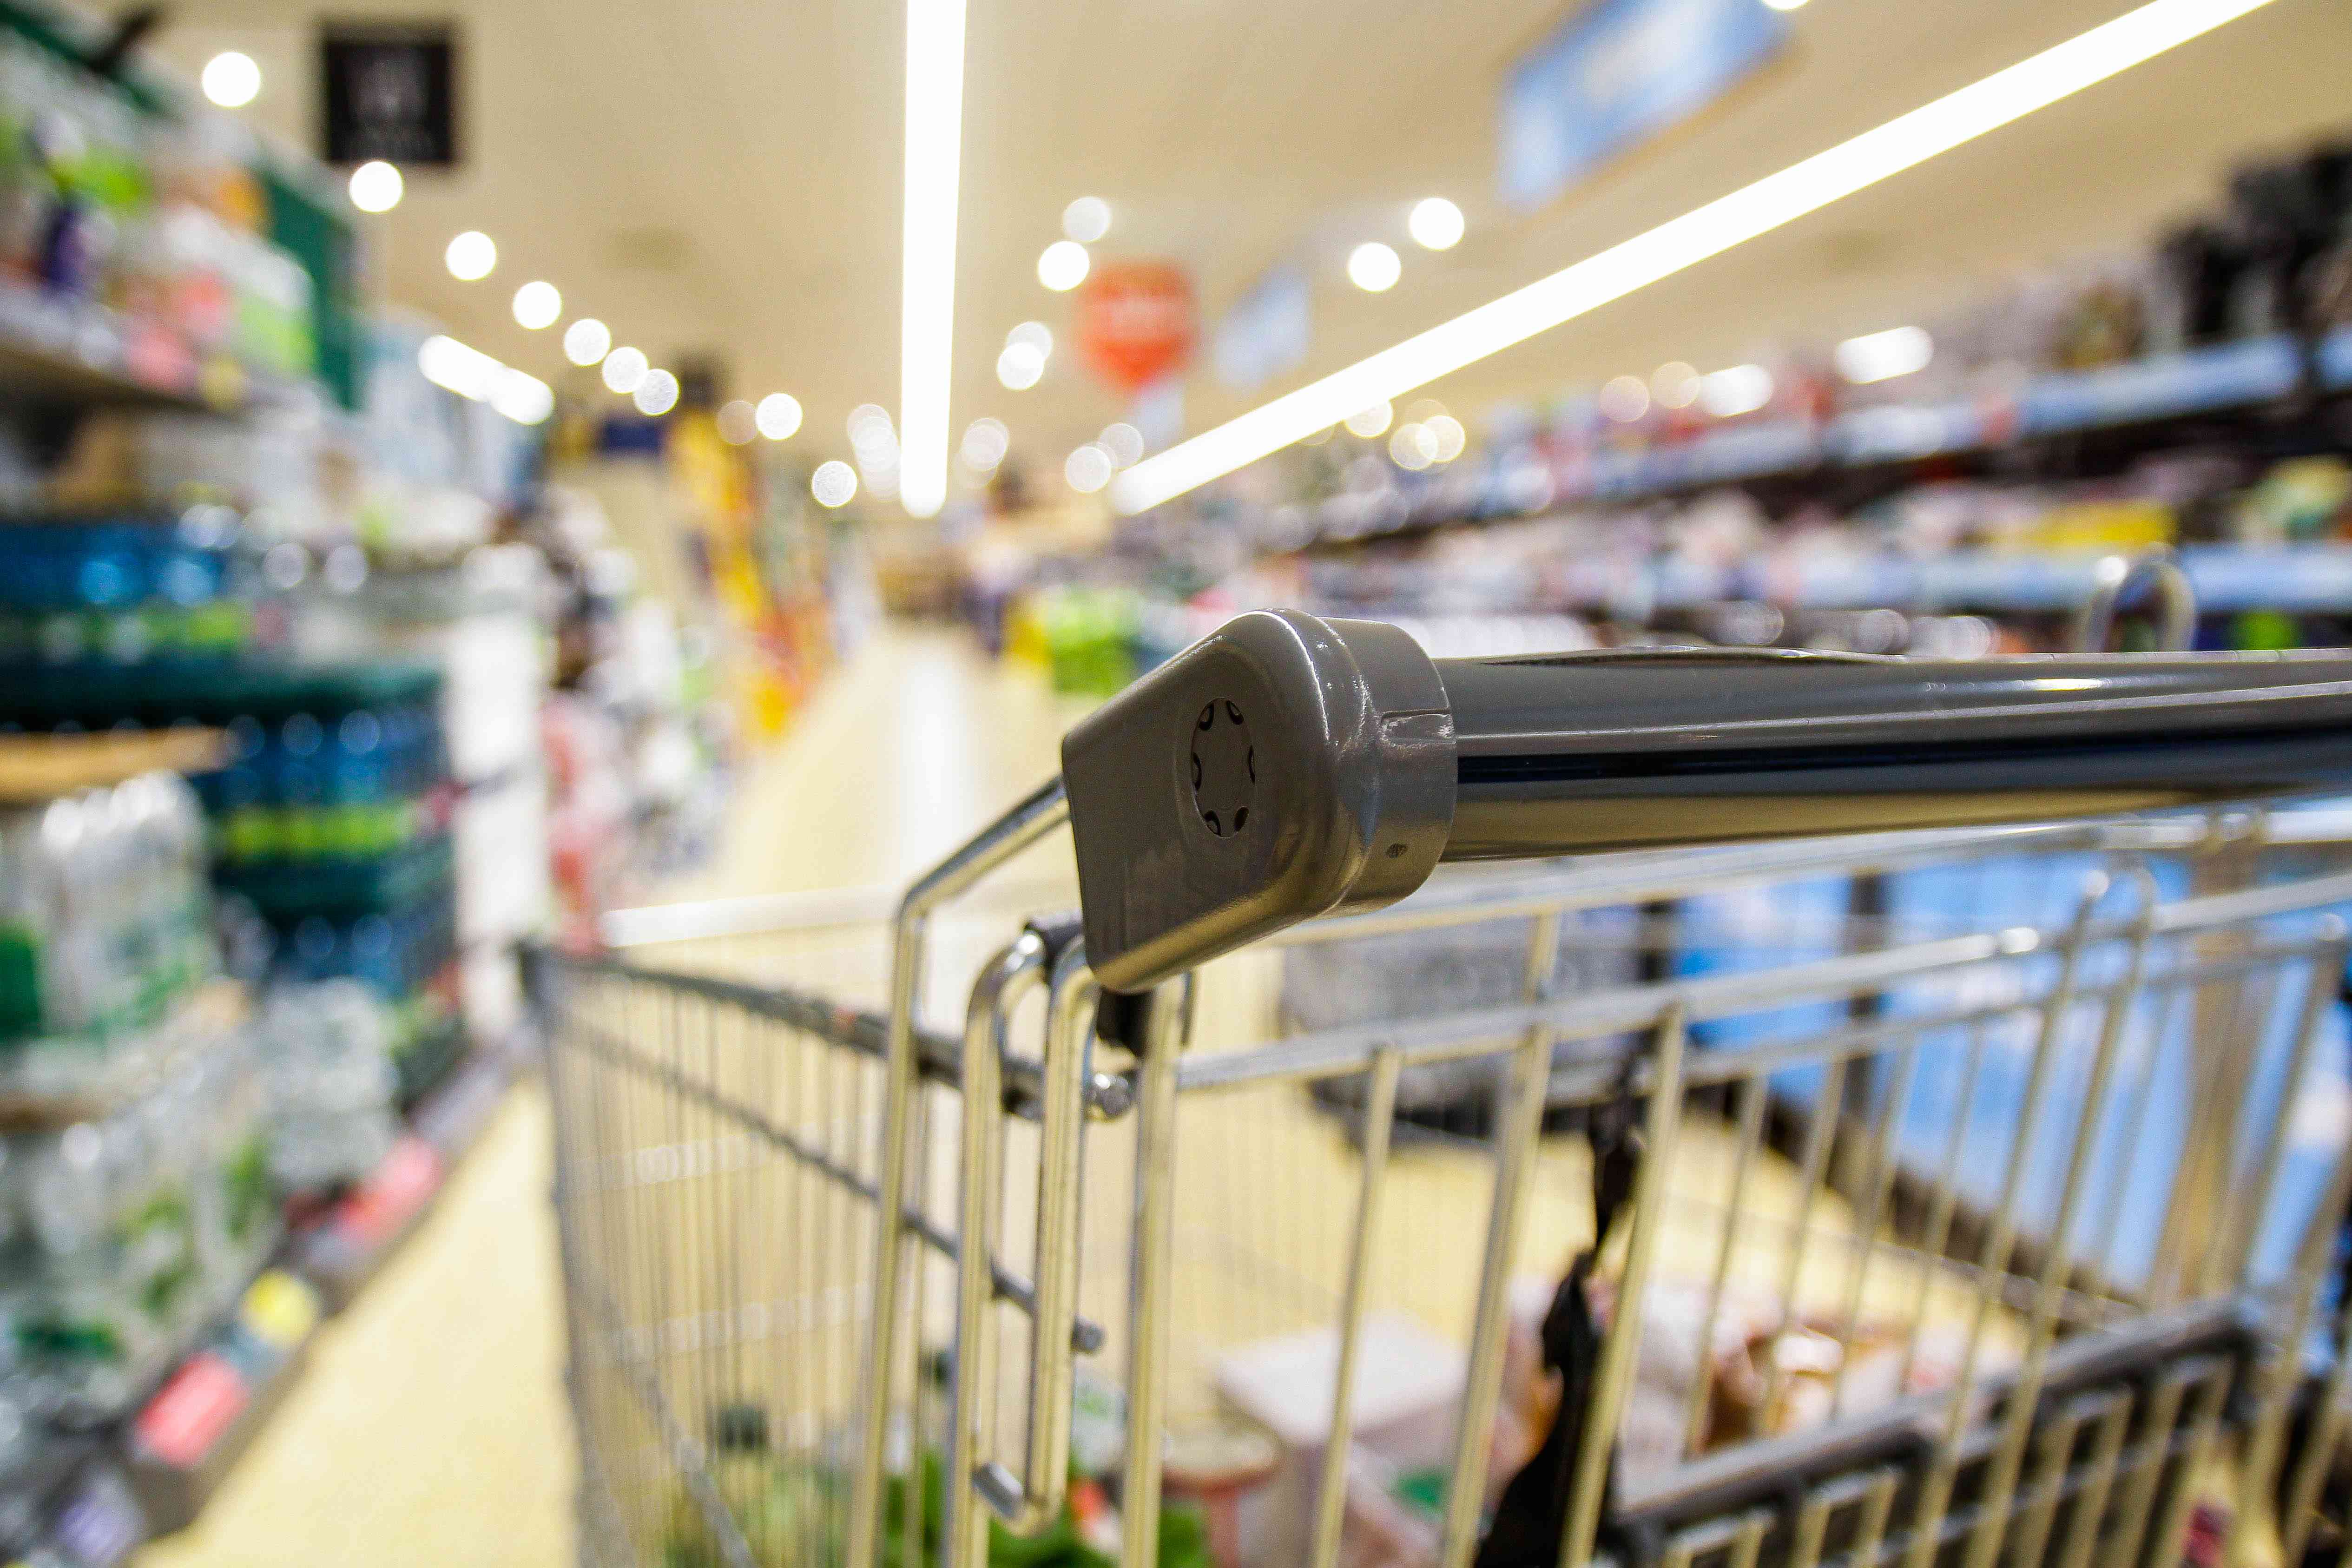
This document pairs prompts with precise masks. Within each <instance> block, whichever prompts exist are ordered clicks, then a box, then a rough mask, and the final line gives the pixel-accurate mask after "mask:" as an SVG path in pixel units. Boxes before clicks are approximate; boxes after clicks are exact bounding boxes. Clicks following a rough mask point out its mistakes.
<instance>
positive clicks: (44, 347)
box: [0, 282, 241, 411]
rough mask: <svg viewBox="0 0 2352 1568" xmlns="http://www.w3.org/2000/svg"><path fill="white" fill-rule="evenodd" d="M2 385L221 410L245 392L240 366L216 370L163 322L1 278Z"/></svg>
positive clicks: (81, 398) (90, 399)
mask: <svg viewBox="0 0 2352 1568" xmlns="http://www.w3.org/2000/svg"><path fill="white" fill-rule="evenodd" d="M0 387H5V389H7V390H9V391H12V392H20V393H29V394H32V395H37V396H39V397H45V398H48V399H51V400H54V401H58V402H68V403H77V404H93V405H111V404H129V405H141V404H144V405H164V406H172V407H181V408H192V409H213V410H215V411H217V410H220V409H224V408H226V407H230V406H234V405H235V404H236V401H237V395H238V393H239V392H240V391H241V387H240V385H239V384H238V381H237V378H236V374H235V367H233V366H231V367H228V371H227V374H226V375H225V374H222V372H221V370H219V369H217V368H213V369H208V368H207V367H206V366H205V364H204V363H202V362H200V361H199V360H198V359H197V357H196V355H195V353H194V352H193V351H192V350H191V349H190V348H189V346H188V345H187V344H186V343H185V342H183V341H182V340H181V339H180V338H179V336H178V335H177V334H176V333H173V332H172V331H169V330H167V329H165V328H163V327H161V326H157V325H154V324H152V323H148V322H142V321H136V320H134V319H133V318H131V317H129V316H125V315H123V314H121V312H119V311H116V310H109V309H108V308H106V307H105V306H103V305H98V304H93V303H91V302H90V301H89V300H76V299H72V298H69V297H68V296H65V295H61V294H55V293H51V292H50V291H48V290H47V289H38V288H35V287H31V286H29V285H26V284H24V283H17V282H12V283H0ZM208 392H209V393H211V394H212V395H207V393H208Z"/></svg>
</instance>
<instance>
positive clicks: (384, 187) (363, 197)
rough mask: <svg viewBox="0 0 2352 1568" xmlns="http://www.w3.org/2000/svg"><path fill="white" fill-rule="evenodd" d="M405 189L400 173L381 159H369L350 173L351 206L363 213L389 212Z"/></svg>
mask: <svg viewBox="0 0 2352 1568" xmlns="http://www.w3.org/2000/svg"><path fill="white" fill-rule="evenodd" d="M407 188H408V186H407V182H406V181H404V180H403V179H402V178H401V177H400V171H399V170H398V169H395V168H394V167H393V166H392V165H391V164H389V163H385V162H384V161H383V159H381V158H371V159H369V160H368V161H367V162H366V163H362V164H361V165H360V166H359V167H358V168H356V169H353V170H352V184H351V191H352V205H353V206H355V207H357V208H359V209H360V211H362V212H363V213H388V212H390V211H391V210H392V209H393V208H394V207H396V206H398V205H400V198H401V196H402V195H403V194H404V192H405V191H406V190H407Z"/></svg>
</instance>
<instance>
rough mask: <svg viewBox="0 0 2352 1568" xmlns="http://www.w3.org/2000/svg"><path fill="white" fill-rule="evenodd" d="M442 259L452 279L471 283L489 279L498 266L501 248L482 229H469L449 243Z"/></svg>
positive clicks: (442, 254)
mask: <svg viewBox="0 0 2352 1568" xmlns="http://www.w3.org/2000/svg"><path fill="white" fill-rule="evenodd" d="M441 259H442V261H443V262H445V263H446V265H447V266H448V268H449V276H450V277H452V278H455V279H457V280H458V281H459V282H461V283H471V282H473V281H475V280H476V279H482V278H488V276H489V275H490V271H491V269H492V268H495V267H497V266H498V264H499V247H497V246H496V245H495V244H493V243H492V242H491V240H490V237H489V236H488V235H487V234H484V233H483V232H482V231H481V230H480V229H478V228H469V229H467V231H466V232H465V233H463V234H461V235H459V236H457V238H455V239H453V240H451V241H450V242H449V248H448V249H446V250H445V251H443V252H442V253H441Z"/></svg>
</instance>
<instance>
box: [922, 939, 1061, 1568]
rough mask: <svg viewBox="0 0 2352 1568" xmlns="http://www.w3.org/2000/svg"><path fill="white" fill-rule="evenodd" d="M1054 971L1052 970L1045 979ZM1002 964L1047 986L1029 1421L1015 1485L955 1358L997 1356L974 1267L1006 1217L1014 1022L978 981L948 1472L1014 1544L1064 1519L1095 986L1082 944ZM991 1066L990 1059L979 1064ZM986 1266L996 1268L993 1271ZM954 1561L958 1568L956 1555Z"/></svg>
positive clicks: (971, 1381)
mask: <svg viewBox="0 0 2352 1568" xmlns="http://www.w3.org/2000/svg"><path fill="white" fill-rule="evenodd" d="M1049 961H1050V963H1051V968H1050V970H1048V969H1047V968H1046V964H1047V963H1048V962H1049ZM1003 963H1011V964H1014V965H1017V966H1018V968H1019V971H1020V973H1022V974H1023V976H1024V979H1025V980H1026V981H1027V982H1028V983H1034V979H1035V978H1037V977H1041V976H1042V977H1043V978H1044V979H1045V981H1046V983H1047V985H1048V990H1047V1003H1046V1012H1045V1068H1044V1071H1045V1082H1046V1085H1047V1087H1048V1093H1047V1095H1046V1100H1045V1111H1044V1116H1043V1121H1044V1127H1043V1128H1042V1130H1041V1131H1040V1134H1039V1142H1040V1145H1041V1147H1040V1149H1039V1157H1038V1163H1037V1185H1036V1212H1037V1287H1036V1295H1035V1299H1034V1306H1032V1308H1031V1309H1030V1316H1031V1318H1032V1319H1033V1320H1034V1325H1035V1331H1034V1334H1033V1335H1032V1337H1031V1338H1032V1342H1033V1344H1034V1346H1035V1350H1034V1354H1033V1356H1032V1362H1031V1367H1030V1374H1029V1400H1028V1410H1027V1415H1026V1418H1025V1420H1024V1427H1025V1429H1026V1431H1027V1433H1028V1447H1027V1451H1026V1455H1025V1458H1024V1468H1023V1471H1022V1474H1021V1475H1020V1476H1019V1477H1015V1476H1014V1475H1013V1472H1012V1471H1011V1470H1009V1469H1007V1468H1005V1467H1004V1466H1003V1465H1002V1464H999V1463H997V1462H995V1461H994V1460H992V1459H991V1458H989V1457H988V1456H989V1454H990V1453H991V1452H992V1440H991V1437H990V1434H988V1433H987V1432H986V1431H984V1430H982V1429H980V1428H978V1427H976V1426H974V1425H973V1423H974V1422H975V1421H976V1420H977V1418H978V1415H979V1413H980V1411H981V1408H982V1405H981V1402H982V1399H983V1398H986V1399H987V1400H988V1401H989V1405H990V1407H991V1408H992V1407H993V1395H994V1391H995V1388H996V1383H995V1379H994V1376H993V1374H992V1372H991V1371H990V1370H989V1368H988V1366H987V1364H986V1363H985V1361H982V1363H978V1364H977V1366H976V1368H975V1369H974V1370H972V1371H971V1372H970V1373H967V1371H966V1369H965V1366H964V1364H963V1360H962V1347H963V1346H965V1345H968V1344H977V1345H981V1346H982V1347H983V1350H984V1352H985V1353H992V1352H993V1346H994V1338H993V1336H992V1335H990V1334H989V1333H987V1332H986V1331H985V1330H986V1322H987V1312H988V1308H989V1305H990V1302H991V1300H992V1292H991V1291H990V1290H989V1289H988V1288H987V1286H986V1285H985V1284H984V1283H983V1282H982V1281H983V1280H984V1278H985V1277H984V1276H983V1275H982V1273H981V1271H980V1270H978V1269H977V1268H973V1267H972V1265H973V1261H974V1260H975V1259H977V1258H991V1259H992V1258H993V1254H994V1244H995V1237H996V1233H997V1231H998V1229H999V1228H1000V1219H1001V1213H1002V1208H1003V1199H1002V1196H1001V1188H1002V1185H1003V1170H1004V1122H1003V1119H1002V1118H1000V1117H998V1116H996V1115H994V1114H992V1108H993V1106H994V1105H995V1103H996V1100H997V1098H998V1089H997V1086H996V1076H995V1075H996V1073H997V1071H998V1065H997V1064H998V1062H999V1061H1000V1060H1001V1058H1002V1057H1003V1048H1004V1043H1005V1039H1006V1037H1007V1036H1008V1034H1009V1032H1010V1025H1011V1018H1010V1011H1011V1005H1012V1004H1013V1001H1014V1000H1015V995H1014V994H1013V990H1012V988H1011V987H1009V986H1006V985H1002V984H997V985H992V984H990V982H989V980H988V978H987V976H988V975H990V974H993V973H999V972H1000V971H999V970H998V968H997V967H996V966H992V968H991V969H990V970H989V971H984V972H983V979H982V984H981V985H980V986H976V987H975V988H974V990H973V993H972V1014H971V1026H969V1027H968V1028H967V1031H966V1034H965V1037H964V1059H965V1061H966V1062H967V1063H968V1064H970V1071H969V1076H968V1077H967V1079H966V1080H965V1086H964V1094H965V1115H964V1167H963V1182H964V1202H963V1215H962V1235H963V1237H964V1238H965V1239H964V1244H963V1251H962V1254H961V1258H960V1259H959V1261H958V1264H957V1275H956V1278H957V1287H958V1291H959V1301H960V1307H959V1312H958V1317H957V1326H956V1344H957V1347H958V1350H957V1360H956V1366H955V1407H956V1412H957V1415H956V1423H957V1426H956V1429H957V1430H958V1431H959V1432H966V1431H970V1432H971V1433H972V1434H973V1436H972V1441H971V1449H970V1452H971V1455H972V1459H971V1462H969V1463H966V1464H962V1465H961V1466H951V1467H950V1473H951V1474H955V1475H959V1476H964V1477H968V1478H969V1479H970V1480H971V1486H970V1487H968V1488H964V1489H960V1493H959V1497H958V1499H957V1505H956V1506H963V1507H967V1508H968V1507H969V1506H970V1505H969V1503H968V1502H966V1501H965V1500H964V1497H963V1496H962V1494H963V1493H969V1494H970V1495H971V1496H972V1497H976V1498H978V1499H979V1500H982V1501H985V1502H986V1503H987V1504H988V1506H989V1507H990V1508H991V1509H992V1510H994V1511H995V1512H996V1514H997V1515H998V1517H999V1518H1001V1519H1003V1521H1004V1526H1005V1528H1006V1529H1007V1530H1009V1531H1012V1532H1013V1534H1015V1535H1032V1534H1034V1533H1036V1532H1037V1531H1040V1530H1043V1529H1045V1527H1046V1526H1047V1525H1049V1524H1051V1523H1052V1522H1053V1521H1054V1520H1055V1518H1056V1517H1058V1516H1059V1515H1060V1513H1061V1511H1062V1500H1063V1497H1064V1495H1065V1493H1066V1491H1067V1489H1068V1484H1069V1473H1070V1419H1071V1417H1070V1399H1071V1394H1072V1392H1073V1390H1074V1388H1075V1385H1076V1376H1077V1363H1076V1345H1075V1344H1074V1342H1073V1329H1074V1326H1075V1324H1076V1321H1077V1320H1076V1292H1077V1257H1078V1247H1077V1222H1078V1181H1079V1169H1078V1161H1079V1152H1080V1133H1081V1131H1082V1126H1081V1120H1082V1119H1081V1114H1080V1108H1079V1104H1078V1090H1079V1088H1080V1085H1081V1084H1082V1083H1083V1082H1084V1081H1085V1079H1086V1071H1085V1060H1086V1050H1087V1031H1088V1030H1089V1029H1090V1028H1091V1026H1093V1023H1094V1006H1093V1003H1094V1001H1095V985H1094V978H1093V975H1092V974H1091V973H1090V972H1089V971H1088V970H1087V960H1086V950H1085V944H1084V943H1082V942H1068V943H1066V945H1065V946H1064V947H1063V949H1062V951H1061V952H1059V953H1052V952H1049V951H1048V949H1047V947H1046V944H1045V942H1044V941H1043V940H1042V939H1040V938H1039V937H1038V936H1037V934H1036V933H1035V932H1034V931H1031V932H1027V933H1024V935H1023V937H1022V938H1021V940H1020V942H1016V943H1015V944H1014V945H1013V948H1012V949H1009V950H1007V956H1006V959H1005V960H1004V961H1003ZM982 1058H986V1059H982ZM992 1267H993V1263H992ZM953 1519H954V1515H953V1513H952V1512H950V1521H951V1528H950V1541H951V1542H964V1543H965V1550H967V1551H969V1552H979V1551H980V1550H981V1547H980V1544H979V1542H978V1540H977V1532H976V1531H972V1530H971V1525H970V1522H969V1521H967V1523H966V1524H965V1526H964V1527H963V1528H962V1529H961V1531H959V1530H958V1529H956V1528H953V1527H952V1521H953ZM950 1560H951V1561H959V1562H960V1561H962V1559H961V1558H955V1557H953V1556H952V1555H951V1558H950Z"/></svg>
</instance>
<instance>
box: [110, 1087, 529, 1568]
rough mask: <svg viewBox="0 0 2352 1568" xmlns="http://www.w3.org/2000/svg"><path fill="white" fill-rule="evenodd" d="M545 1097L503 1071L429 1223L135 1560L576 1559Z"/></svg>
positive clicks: (382, 1565) (310, 1565)
mask: <svg viewBox="0 0 2352 1568" xmlns="http://www.w3.org/2000/svg"><path fill="white" fill-rule="evenodd" d="M549 1175H550V1160H549V1144H548V1113H547V1097H546V1095H545V1093H544V1092H543V1091H542V1090H541V1088H540V1086H539V1085H538V1084H537V1083H536V1082H527V1083H524V1084H520V1085H519V1086H517V1087H516V1088H515V1089H513V1090H512V1091H511V1092H510V1093H509V1097H508V1100H507V1103H506V1105H505V1106H504V1108H503V1109H502V1110H500V1111H499V1114H498V1117H497V1118H496V1120H495V1121H493V1122H492V1123H491V1125H490V1127H489V1129H488V1131H487V1132H486V1133H485V1134H484V1136H483V1138H482V1141H481V1142H479V1143H478V1144H477V1145H475V1148H474V1151H473V1152H472V1153H471V1155H469V1156H468V1157H467V1161H466V1163H464V1164H463V1165H462V1166H460V1167H459V1168H458V1170H457V1173H456V1175H455V1176H454V1177H453V1178H452V1180H451V1182H450V1184H449V1186H448V1188H447V1189H446V1191H445V1192H444V1193H443V1194H442V1195H441V1199H440V1202H439V1204H438V1205H436V1207H435V1209H434V1212H433V1213H432V1214H431V1215H428V1216H427V1217H426V1219H425V1224H424V1226H423V1228H422V1229H421V1230H419V1231H418V1232H417V1234H416V1235H415V1236H414V1237H410V1238H409V1241H408V1244H407V1246H405V1247H403V1248H402V1249H401V1251H400V1253H399V1254H398V1255H397V1256H396V1257H394V1258H393V1260H392V1262H391V1263H390V1265H389V1266H387V1267H386V1268H385V1269H384V1271H383V1273H382V1274H380V1275H378V1276H377V1277H376V1278H375V1279H373V1281H371V1282H370V1283H369V1284H368V1286H367V1288H366V1289H364V1290H362V1292H361V1293H360V1297H359V1300H357V1301H355V1302H354V1303H352V1308H351V1310H349V1311H348V1312H346V1313H344V1314H343V1315H342V1316H341V1317H340V1318H338V1319H335V1320H334V1321H331V1322H330V1323H329V1324H328V1325H327V1327H326V1328H325V1330H324V1331H322V1332H321V1333H320V1336H319V1339H318V1341H317V1342H316V1343H315V1344H314V1346H313V1347H312V1350H311V1359H310V1366H309V1368H308V1369H307V1370H306V1372H305V1373H304V1374H303V1376H302V1377H301V1378H300V1379H299V1381H297V1382H296V1384H295V1385H294V1388H293V1391H292V1392H291V1393H290V1394H289V1395H288V1396H287V1401H286V1403H285V1405H282V1406H280V1407H279V1409H278V1412H277V1414H276V1415H274V1416H272V1417H271V1419H270V1421H269V1422H268V1425H267V1426H265V1427H264V1428H263V1430H262V1433H261V1435H260V1437H259V1438H258V1440H257V1442H256V1443H255V1445H254V1447H253V1448H252V1449H251V1451H250V1452H248V1453H247V1455H246V1456H245V1458H244V1459H243V1461H242V1462H241V1463H240V1464H239V1465H238V1466H237V1467H236V1468H235V1469H234V1470H232V1471H231V1472H230V1474H229V1477H228V1479H227V1482H226V1485H225V1486H224V1487H223V1488H222V1489H221V1491H220V1492H219V1493H218V1494H217V1495H216V1496H215V1498H214V1499H213V1500H212V1501H211V1503H210V1504H209V1505H207V1506H206V1508H205V1511H204V1513H203V1514H202V1515H201V1516H200V1517H199V1518H198V1520H197V1521H196V1522H195V1524H194V1525H193V1526H192V1527H190V1528H189V1529H188V1530H186V1531H183V1532H181V1533H180V1534H178V1535H176V1536H170V1537H166V1538H165V1539H164V1540H163V1541H161V1542H156V1543H155V1544H154V1545H152V1546H150V1547H148V1548H146V1549H145V1550H144V1551H143V1552H142V1554H141V1556H140V1559H139V1561H140V1563H141V1565H142V1568H214V1565H215V1564H220V1565H226V1564H231V1563H234V1564H237V1565H238V1568H272V1565H275V1564H281V1563H282V1564H287V1565H288V1568H294V1565H297V1564H299V1565H300V1568H315V1565H316V1564H319V1563H339V1564H342V1565H343V1568H394V1565H395V1564H402V1565H405V1564H410V1563H436V1564H441V1565H443V1568H465V1565H466V1564H470V1563H481V1564H485V1565H488V1564H492V1563H496V1564H499V1565H501V1568H506V1565H512V1568H542V1565H543V1568H555V1565H557V1564H562V1563H570V1562H571V1560H572V1521H571V1508H572V1429H571V1423H570V1419H569V1417H568V1416H567V1415H566V1414H565V1412H564V1408H563V1401H562V1356H563V1339H562V1324H561V1319H560V1316H559V1310H560V1308H559V1298H558V1295H557V1283H556V1256H555V1229H554V1226H553V1225H552V1224H551V1215H550V1211H549V1208H548V1205H547V1194H548V1181H549Z"/></svg>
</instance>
